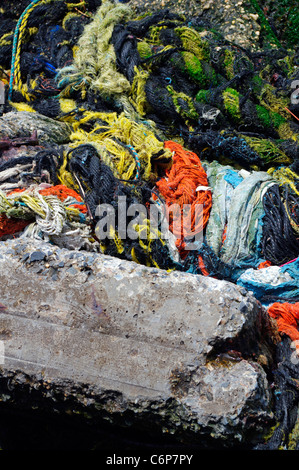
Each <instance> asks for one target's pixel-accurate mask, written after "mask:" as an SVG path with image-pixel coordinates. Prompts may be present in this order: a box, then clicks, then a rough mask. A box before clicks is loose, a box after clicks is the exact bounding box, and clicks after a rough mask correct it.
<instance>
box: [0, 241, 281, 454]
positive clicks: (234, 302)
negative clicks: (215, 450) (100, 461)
mask: <svg viewBox="0 0 299 470" xmlns="http://www.w3.org/2000/svg"><path fill="white" fill-rule="evenodd" d="M0 302H1V304H2V307H1V308H0V339H1V341H2V343H1V344H2V345H3V346H4V357H3V361H2V362H3V364H2V366H1V376H0V399H1V400H2V401H4V400H6V401H7V402H11V403H19V406H29V407H30V406H37V407H38V406H42V407H48V408H49V409H56V408H58V409H59V410H60V411H62V412H63V411H65V412H67V411H69V409H70V408H71V409H74V408H76V409H77V410H81V412H82V413H85V414H87V415H89V416H90V417H92V418H100V419H102V418H104V419H108V420H110V421H111V422H117V423H119V424H121V425H128V423H129V424H138V426H140V427H145V428H146V427H147V426H149V425H152V426H155V428H156V429H160V430H164V431H167V432H171V433H174V434H175V435H177V436H178V438H180V439H183V440H184V439H188V442H191V441H192V440H193V442H197V443H199V442H200V443H201V445H203V446H204V445H209V443H210V442H211V440H212V441H213V439H214V440H215V441H216V440H217V439H220V440H224V441H223V442H224V444H225V445H228V446H230V445H234V443H236V442H241V443H242V442H246V439H247V438H248V435H249V434H250V436H251V439H252V440H254V439H258V438H259V435H260V433H262V432H264V431H265V429H266V428H267V425H268V424H269V422H271V418H272V412H271V393H270V387H269V383H268V381H267V375H266V371H267V367H268V365H269V361H270V360H271V359H270V357H271V338H270V337H269V336H268V333H267V331H268V330H267V328H268V327H269V324H268V320H267V318H266V317H265V315H264V312H263V309H262V308H261V306H260V304H259V303H258V302H257V301H256V300H255V299H254V298H253V297H252V296H250V295H249V294H248V293H247V292H246V291H245V290H244V289H242V288H239V287H236V286H234V285H233V284H230V283H227V282H224V281H219V280H215V279H213V278H205V277H203V276H195V275H191V274H182V273H178V272H171V273H167V272H165V271H160V270H157V269H153V268H146V267H143V266H140V265H137V264H135V263H129V262H126V261H122V260H119V259H116V258H111V257H106V256H103V255H99V254H95V253H88V252H83V251H81V252H72V251H68V250H65V249H61V248H58V247H57V246H53V245H50V244H47V243H39V242H34V243H33V242H29V243H28V242H27V241H25V240H22V239H16V240H7V241H6V242H1V244H0ZM231 350H234V351H237V352H231ZM16 397H17V398H16ZM22 397H23V398H22ZM187 436H188V437H187ZM190 440H191V441H190Z"/></svg>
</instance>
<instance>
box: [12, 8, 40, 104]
mask: <svg viewBox="0 0 299 470" xmlns="http://www.w3.org/2000/svg"><path fill="white" fill-rule="evenodd" d="M40 1H41V0H33V2H31V3H30V4H29V5H28V7H27V8H26V9H25V10H24V11H23V13H22V14H21V16H20V18H19V19H18V22H17V25H16V27H15V31H14V37H13V45H12V58H11V67H10V80H9V90H8V100H9V101H10V100H11V96H12V89H13V80H14V74H15V60H16V53H17V45H18V38H19V30H20V25H21V23H22V21H23V18H24V16H25V15H26V13H27V12H28V10H30V9H31V8H32V7H33V5H35V4H36V3H39V2H40Z"/></svg>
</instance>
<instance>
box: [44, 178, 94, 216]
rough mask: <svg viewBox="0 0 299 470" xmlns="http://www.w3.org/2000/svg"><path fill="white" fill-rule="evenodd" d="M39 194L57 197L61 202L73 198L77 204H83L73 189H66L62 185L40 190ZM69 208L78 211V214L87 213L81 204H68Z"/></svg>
mask: <svg viewBox="0 0 299 470" xmlns="http://www.w3.org/2000/svg"><path fill="white" fill-rule="evenodd" d="M39 193H40V194H41V195H42V196H57V197H58V198H59V199H60V200H61V201H65V199H67V198H68V197H73V198H74V199H76V200H77V201H78V202H79V203H82V202H83V201H82V197H81V196H80V195H79V194H78V193H77V192H76V191H75V190H74V189H71V188H68V187H67V186H65V185H63V184H58V185H56V186H51V187H50V188H45V189H41V190H40V191H39ZM70 207H74V208H75V209H78V210H79V211H80V212H83V213H86V212H87V208H86V206H85V205H82V204H70Z"/></svg>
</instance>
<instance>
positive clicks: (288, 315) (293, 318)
mask: <svg viewBox="0 0 299 470" xmlns="http://www.w3.org/2000/svg"><path fill="white" fill-rule="evenodd" d="M268 314H269V315H270V317H272V318H274V319H275V320H276V321H277V328H278V331H280V332H281V333H285V334H286V335H288V336H289V337H290V338H291V340H292V341H297V340H299V331H298V327H297V321H298V320H299V302H296V303H294V304H291V303H289V302H284V303H280V302H275V303H274V304H272V305H271V306H270V307H269V308H268ZM298 348H299V346H298Z"/></svg>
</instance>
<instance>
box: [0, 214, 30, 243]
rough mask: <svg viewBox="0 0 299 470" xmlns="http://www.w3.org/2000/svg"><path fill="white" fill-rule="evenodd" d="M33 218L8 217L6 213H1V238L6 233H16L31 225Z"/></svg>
mask: <svg viewBox="0 0 299 470" xmlns="http://www.w3.org/2000/svg"><path fill="white" fill-rule="evenodd" d="M31 222H32V221H31V220H22V219H14V218H8V217H6V215H5V214H1V215H0V238H1V237H4V236H5V235H13V234H14V233H17V232H20V231H21V230H24V228H25V227H27V225H29V224H30V223H31Z"/></svg>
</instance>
